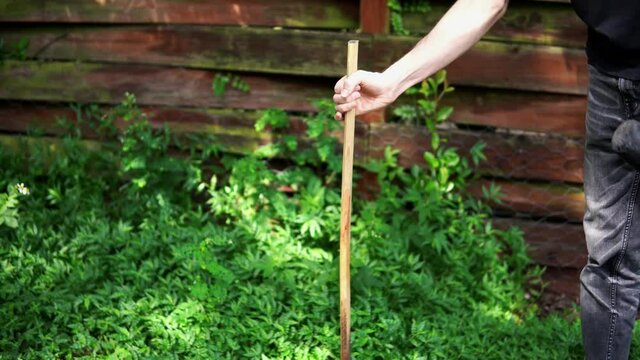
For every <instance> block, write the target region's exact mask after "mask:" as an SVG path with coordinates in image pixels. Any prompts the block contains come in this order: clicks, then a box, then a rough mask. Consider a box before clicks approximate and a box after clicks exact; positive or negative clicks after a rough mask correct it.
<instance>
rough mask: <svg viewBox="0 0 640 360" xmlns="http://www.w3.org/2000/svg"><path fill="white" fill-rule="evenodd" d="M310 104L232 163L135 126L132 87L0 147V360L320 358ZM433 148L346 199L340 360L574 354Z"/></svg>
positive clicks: (515, 256)
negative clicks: (346, 320)
mask: <svg viewBox="0 0 640 360" xmlns="http://www.w3.org/2000/svg"><path fill="white" fill-rule="evenodd" d="M317 106H318V112H316V113H313V114H308V115H305V116H303V120H302V121H303V122H304V123H305V124H306V132H305V134H304V136H303V137H302V139H299V138H298V137H295V136H292V135H290V134H289V133H288V132H287V129H288V127H289V125H290V122H291V121H292V120H291V119H290V118H289V116H288V115H287V114H286V113H285V112H283V111H281V110H277V109H272V110H268V111H265V112H264V114H263V116H262V117H261V118H260V119H259V120H258V121H257V123H256V129H258V130H259V131H272V132H274V133H276V134H279V136H277V137H278V139H279V140H278V141H277V142H275V143H274V144H271V145H267V146H265V147H262V148H260V149H258V150H256V151H254V152H252V153H250V154H246V155H233V154H229V153H226V152H225V151H224V147H223V146H222V145H221V144H219V143H218V142H216V140H215V139H212V138H210V137H207V136H195V135H194V136H184V135H181V136H177V135H175V134H172V133H171V132H170V131H169V129H168V128H166V127H163V128H153V127H152V126H151V125H150V123H149V121H148V119H147V118H146V116H145V114H144V113H142V112H141V111H140V110H139V109H138V107H137V106H136V104H135V98H134V97H133V96H131V95H127V97H126V99H125V101H124V102H123V103H122V104H120V105H119V106H117V107H115V108H113V109H108V110H106V111H101V110H98V109H97V108H96V107H79V108H77V113H78V119H75V120H74V121H73V122H61V124H60V125H61V126H62V127H65V128H67V129H68V134H67V135H66V136H65V137H63V138H62V139H61V140H57V141H45V140H42V139H41V140H40V141H26V140H25V141H22V140H15V141H13V142H11V143H6V142H4V143H2V145H0V163H1V164H2V166H1V168H0V189H7V192H6V193H5V194H3V195H2V196H0V219H4V221H3V223H0V239H1V241H0V262H1V264H0V269H1V270H0V321H1V322H2V324H3V326H1V327H0V357H2V358H11V359H13V358H24V359H41V358H114V359H137V358H162V359H165V358H179V359H245V358H246V359H332V358H336V357H337V354H338V353H339V316H338V302H339V301H338V299H339V296H338V263H337V259H338V253H337V249H338V243H337V238H338V231H337V230H338V226H339V216H340V215H339V207H340V196H339V185H340V184H339V181H340V180H339V179H340V177H339V171H340V166H341V162H340V155H339V149H338V148H337V141H336V139H335V138H334V137H331V136H330V134H331V133H332V132H335V131H337V130H339V127H340V124H339V123H337V122H335V121H333V120H332V114H333V108H332V106H331V105H330V104H327V103H326V102H319V103H318V104H317ZM446 112H448V110H446ZM438 113H439V112H438V111H435V112H433V114H436V119H429V120H428V121H431V122H434V121H435V122H437V121H438V120H437V114H438ZM441 116H443V117H444V115H441ZM118 124H119V125H121V126H120V130H118V129H117V128H116V125H118ZM430 126H432V125H430ZM82 129H84V130H85V134H86V133H87V131H88V133H90V134H92V136H94V137H95V136H97V137H98V139H100V140H101V142H100V143H94V142H91V143H87V142H83V140H82V139H83V136H84V135H83V131H82ZM432 143H433V145H434V150H433V151H432V152H429V153H427V154H425V165H424V166H423V167H418V166H415V167H412V168H411V169H403V168H401V167H400V166H398V164H397V152H396V151H395V150H393V149H387V151H386V153H385V156H384V157H383V158H382V159H380V160H378V161H375V162H372V163H370V164H368V166H367V169H368V171H371V172H373V173H374V174H376V176H377V180H378V187H379V192H378V193H377V194H375V196H374V198H373V199H369V200H365V199H363V198H359V197H357V198H355V199H354V205H353V230H352V231H353V233H352V270H351V271H352V312H353V313H352V321H353V326H352V327H353V334H352V342H353V345H352V346H353V351H352V352H353V357H354V358H355V359H398V358H402V359H581V358H582V357H583V354H582V353H581V345H580V337H579V325H578V323H577V322H576V321H575V320H570V319H566V318H564V317H562V316H558V315H551V316H548V317H545V318H540V317H538V316H537V312H536V311H537V310H536V307H535V304H534V302H533V300H532V298H531V297H530V295H533V297H535V293H534V294H531V292H530V291H527V289H526V288H525V285H526V284H531V283H535V282H536V281H538V280H539V275H540V271H539V270H537V269H536V268H535V267H532V266H531V263H530V259H529V258H528V257H527V255H526V249H525V246H524V243H523V240H522V235H521V233H520V232H519V231H518V230H517V229H511V230H509V231H499V230H497V229H494V228H493V227H492V226H491V222H490V217H491V213H490V209H489V208H488V207H487V206H486V205H485V204H484V203H483V202H482V201H479V200H477V199H473V198H471V197H469V196H468V195H467V194H466V191H465V187H466V184H467V182H468V180H469V179H470V178H471V176H472V170H473V167H474V166H475V163H477V162H479V161H482V147H481V146H478V147H476V148H475V150H474V151H473V152H472V153H471V154H470V155H469V156H468V157H464V156H461V155H460V154H458V152H457V151H456V150H455V149H451V148H447V147H446V139H440V138H439V137H438V138H437V140H434V141H433V142H432ZM22 183H24V185H20V186H17V184H22ZM26 188H28V191H27V190H25V189H26ZM358 193H359V192H358V190H357V189H356V191H355V194H358ZM6 219H9V220H6ZM634 346H635V345H634Z"/></svg>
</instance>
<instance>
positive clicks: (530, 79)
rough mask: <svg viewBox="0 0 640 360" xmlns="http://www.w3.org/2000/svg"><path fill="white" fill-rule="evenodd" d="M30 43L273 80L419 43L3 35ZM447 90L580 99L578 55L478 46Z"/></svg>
mask: <svg viewBox="0 0 640 360" xmlns="http://www.w3.org/2000/svg"><path fill="white" fill-rule="evenodd" d="M0 36H2V37H4V38H6V39H7V41H9V42H15V41H17V40H18V39H20V38H23V37H26V38H29V39H30V41H31V42H30V47H29V49H28V51H27V55H28V56H29V57H31V58H35V59H47V60H73V61H76V60H80V61H90V62H107V63H138V64H158V65H171V66H184V67H191V68H205V69H218V70H230V71H249V72H260V73H273V74H291V75H310V76H328V77H335V78H337V77H340V76H341V75H342V72H343V70H342V59H343V58H344V56H345V50H344V49H342V48H341V47H340V46H339V44H344V43H345V42H346V41H347V40H348V39H350V38H351V37H355V38H356V39H358V40H360V53H361V57H362V61H361V68H363V69H369V70H382V69H384V68H386V67H387V66H388V65H389V64H391V63H392V62H393V61H395V60H397V59H398V58H399V57H401V56H402V55H403V54H404V53H405V52H406V51H408V50H409V49H411V48H412V47H413V46H414V45H415V43H416V42H417V40H418V38H415V37H398V36H391V35H375V36H373V35H365V34H360V35H357V36H354V34H347V33H327V32H317V31H303V30H280V31H273V30H271V29H259V28H237V27H221V28H212V27H117V28H87V27H80V28H73V29H70V30H68V31H63V30H61V29H55V28H52V29H7V28H5V29H3V30H2V31H0ZM448 70H449V79H450V81H451V83H452V84H454V85H473V86H482V87H491V88H505V89H522V90H532V91H544V92H551V93H566V94H579V95H580V94H581V95H584V94H585V93H586V86H587V65H586V59H585V55H584V52H583V51H582V50H578V49H566V48H559V47H551V46H532V45H517V44H501V43H494V42H488V41H481V42H479V43H478V44H477V45H476V46H475V47H474V48H472V49H471V50H470V51H468V52H467V53H466V54H465V55H463V56H462V57H461V58H460V59H458V60H456V61H455V62H453V63H452V64H451V65H450V66H449V67H448Z"/></svg>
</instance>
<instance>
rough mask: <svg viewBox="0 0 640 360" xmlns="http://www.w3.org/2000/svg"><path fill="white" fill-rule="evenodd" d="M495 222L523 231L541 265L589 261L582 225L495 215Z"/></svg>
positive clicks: (574, 264)
mask: <svg viewBox="0 0 640 360" xmlns="http://www.w3.org/2000/svg"><path fill="white" fill-rule="evenodd" d="M493 225H494V226H495V227H496V228H498V229H502V230H505V229H508V228H510V227H512V226H515V227H517V228H519V229H520V230H522V232H523V235H524V239H525V242H526V243H527V245H528V247H529V249H528V250H529V251H528V252H529V255H530V256H531V258H532V259H533V260H534V261H535V262H536V263H537V264H541V265H545V266H554V267H561V268H576V269H577V268H582V267H584V265H585V264H586V262H587V247H586V242H585V235H584V230H583V228H582V225H580V224H566V223H550V222H544V221H531V220H524V219H517V218H493Z"/></svg>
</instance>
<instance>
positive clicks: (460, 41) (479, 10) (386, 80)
mask: <svg viewBox="0 0 640 360" xmlns="http://www.w3.org/2000/svg"><path fill="white" fill-rule="evenodd" d="M508 3H509V0H457V1H456V2H455V3H454V4H453V5H452V6H451V8H450V9H449V11H447V13H446V14H445V15H444V16H443V17H442V19H440V21H438V24H436V26H435V27H434V28H433V30H431V32H430V33H429V34H428V35H427V36H425V37H424V38H422V40H420V41H419V42H418V44H417V45H416V46H415V47H414V48H413V49H412V50H411V51H409V52H408V53H407V54H406V55H405V56H403V57H402V58H401V59H400V60H398V61H396V62H395V63H394V64H393V65H391V66H390V67H389V68H388V69H387V70H385V71H384V72H383V73H373V72H367V71H356V72H355V73H353V74H352V75H351V76H349V77H348V78H347V77H343V78H342V79H340V81H338V83H337V84H336V86H335V92H336V94H335V95H334V96H333V101H334V102H335V103H336V116H335V117H336V119H337V120H342V117H343V113H344V112H347V111H349V110H351V109H356V115H359V114H364V113H366V112H369V111H373V110H376V109H380V108H382V107H385V106H387V105H389V104H391V103H392V102H393V101H394V100H395V99H396V98H397V97H398V96H400V94H402V93H403V92H404V91H405V90H406V89H408V88H409V87H411V86H412V85H414V84H417V83H419V82H420V81H422V80H423V79H425V78H427V77H429V76H431V75H433V74H434V73H435V72H436V71H438V70H440V69H442V68H444V67H445V66H447V65H448V64H449V63H451V62H452V61H453V60H455V59H456V58H458V57H459V56H460V55H462V54H463V53H465V52H466V51H467V50H469V49H470V48H471V46H473V44H475V43H476V42H477V41H478V40H480V38H481V37H482V35H484V34H485V33H486V32H487V31H488V30H489V28H491V26H492V25H493V24H494V23H495V22H496V21H498V19H500V17H502V15H504V13H505V11H506V10H507V5H508Z"/></svg>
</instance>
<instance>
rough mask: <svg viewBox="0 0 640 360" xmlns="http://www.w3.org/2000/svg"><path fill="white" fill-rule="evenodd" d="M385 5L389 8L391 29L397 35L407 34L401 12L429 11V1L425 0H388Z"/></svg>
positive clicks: (423, 12) (422, 12)
mask: <svg viewBox="0 0 640 360" xmlns="http://www.w3.org/2000/svg"><path fill="white" fill-rule="evenodd" d="M387 6H388V7H389V10H390V21H391V30H392V31H393V33H394V34H398V35H409V31H408V30H407V29H405V28H404V23H403V21H402V14H403V13H420V14H425V13H427V12H429V11H431V6H430V5H429V1H426V0H388V2H387Z"/></svg>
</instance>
